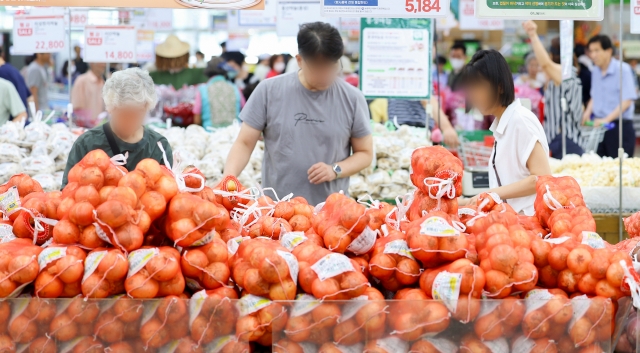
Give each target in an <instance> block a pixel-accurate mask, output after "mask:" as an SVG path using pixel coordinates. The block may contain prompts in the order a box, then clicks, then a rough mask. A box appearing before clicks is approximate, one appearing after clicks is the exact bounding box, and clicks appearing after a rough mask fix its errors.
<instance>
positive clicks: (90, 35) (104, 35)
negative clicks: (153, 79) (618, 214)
mask: <svg viewBox="0 0 640 353" xmlns="http://www.w3.org/2000/svg"><path fill="white" fill-rule="evenodd" d="M137 38H138V33H137V30H136V27H135V26H86V27H85V28H84V40H85V46H84V61H86V62H108V63H135V62H137V56H136V50H137V48H136V40H137Z"/></svg>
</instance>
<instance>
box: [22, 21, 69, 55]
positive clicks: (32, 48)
mask: <svg viewBox="0 0 640 353" xmlns="http://www.w3.org/2000/svg"><path fill="white" fill-rule="evenodd" d="M64 34H65V29H64V16H62V15H57V16H15V17H14V18H13V51H14V52H15V53H20V54H32V53H55V52H59V51H62V50H63V49H64V46H65V41H64V37H65V35H64Z"/></svg>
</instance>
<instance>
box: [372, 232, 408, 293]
mask: <svg viewBox="0 0 640 353" xmlns="http://www.w3.org/2000/svg"><path fill="white" fill-rule="evenodd" d="M406 239H407V238H406V236H405V234H404V233H402V232H400V231H397V230H392V231H390V232H389V234H387V235H386V236H385V237H383V238H380V239H378V240H376V243H375V245H374V247H373V250H372V252H371V254H370V255H371V259H370V261H369V273H370V274H371V276H372V277H374V278H377V279H378V280H380V282H381V283H382V286H383V287H384V288H385V289H387V290H390V291H392V292H396V291H398V290H399V289H400V288H405V287H409V286H411V285H414V284H415V283H417V282H418V279H419V278H420V264H418V262H417V261H416V259H415V258H414V257H413V255H412V254H411V251H409V245H408V244H407V240H406Z"/></svg>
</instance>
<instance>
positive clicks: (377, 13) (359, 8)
mask: <svg viewBox="0 0 640 353" xmlns="http://www.w3.org/2000/svg"><path fill="white" fill-rule="evenodd" d="M321 1H322V15H323V16H338V17H401V18H402V17H420V18H425V17H426V18H431V17H445V16H447V13H448V12H449V3H450V1H449V0H321Z"/></svg>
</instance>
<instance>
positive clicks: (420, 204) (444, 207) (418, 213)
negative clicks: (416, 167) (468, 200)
mask: <svg viewBox="0 0 640 353" xmlns="http://www.w3.org/2000/svg"><path fill="white" fill-rule="evenodd" d="M431 211H442V212H444V213H447V214H450V215H456V216H457V215H458V199H457V198H453V199H448V198H445V197H443V198H440V199H434V198H431V197H429V196H428V195H425V194H424V193H423V192H422V191H420V189H416V190H415V191H414V192H413V201H412V202H411V206H409V211H408V212H407V218H409V221H415V220H417V219H420V218H422V215H423V214H424V213H429V212H431Z"/></svg>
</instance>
